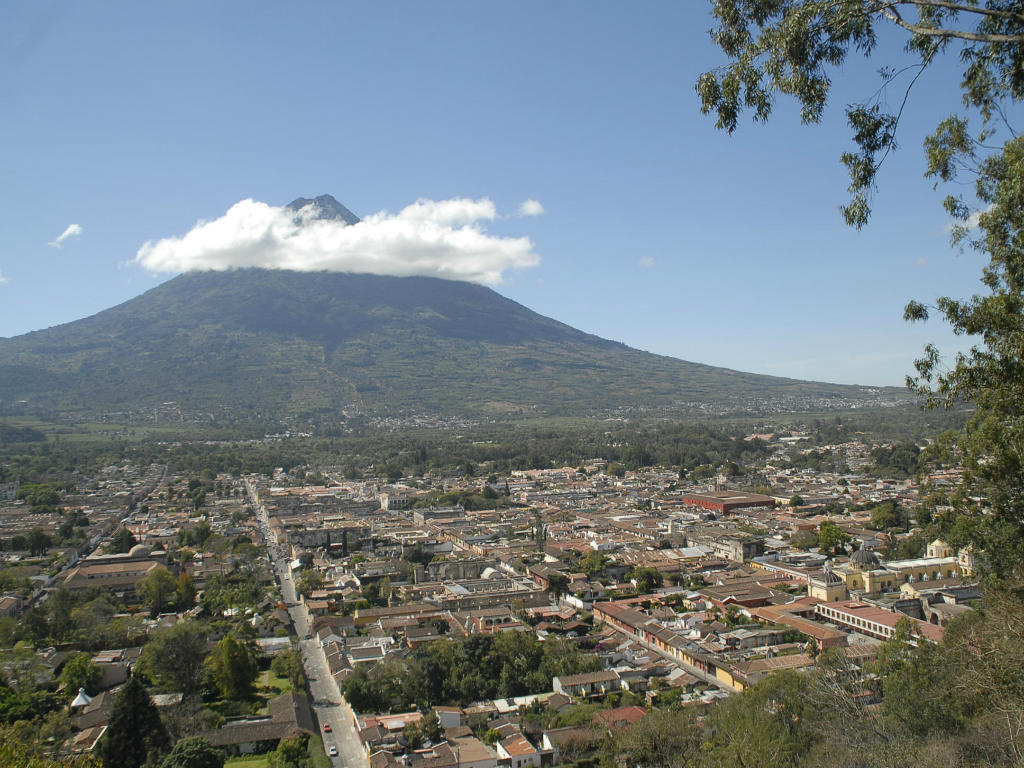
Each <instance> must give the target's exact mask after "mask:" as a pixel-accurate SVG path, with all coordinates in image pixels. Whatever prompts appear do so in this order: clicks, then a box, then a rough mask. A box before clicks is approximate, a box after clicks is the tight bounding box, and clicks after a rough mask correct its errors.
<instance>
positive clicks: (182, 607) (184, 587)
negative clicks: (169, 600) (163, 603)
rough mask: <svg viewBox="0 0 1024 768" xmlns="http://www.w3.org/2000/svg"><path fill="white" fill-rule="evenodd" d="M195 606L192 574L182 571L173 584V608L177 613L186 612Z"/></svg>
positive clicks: (194, 587) (194, 586)
mask: <svg viewBox="0 0 1024 768" xmlns="http://www.w3.org/2000/svg"><path fill="white" fill-rule="evenodd" d="M195 604H196V585H195V582H194V580H193V579H192V574H191V573H189V572H188V571H182V572H181V573H179V574H178V578H177V579H176V581H175V584H174V607H175V608H177V609H178V610H179V611H187V610H188V609H189V608H191V607H193V606H194V605H195Z"/></svg>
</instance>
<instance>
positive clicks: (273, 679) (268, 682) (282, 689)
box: [257, 669, 292, 696]
mask: <svg viewBox="0 0 1024 768" xmlns="http://www.w3.org/2000/svg"><path fill="white" fill-rule="evenodd" d="M257 685H259V686H260V687H264V686H269V687H270V688H275V689H277V690H276V693H272V694H271V696H277V695H278V694H280V693H287V692H288V691H290V690H291V689H292V684H291V682H289V680H288V678H287V677H278V676H277V675H275V674H274V673H273V672H272V671H271V670H269V669H268V670H267V671H266V672H261V673H260V677H259V681H258V683H257Z"/></svg>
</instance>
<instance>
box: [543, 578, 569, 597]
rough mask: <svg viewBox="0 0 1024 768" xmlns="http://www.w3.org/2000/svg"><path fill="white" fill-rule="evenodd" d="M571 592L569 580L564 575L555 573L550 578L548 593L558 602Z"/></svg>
mask: <svg viewBox="0 0 1024 768" xmlns="http://www.w3.org/2000/svg"><path fill="white" fill-rule="evenodd" d="M568 591H569V579H567V578H566V576H565V574H564V573H553V574H551V575H550V576H549V577H548V592H550V593H551V596H552V597H553V598H555V599H556V600H557V599H558V598H560V597H561V596H562V595H564V594H565V593H566V592H568Z"/></svg>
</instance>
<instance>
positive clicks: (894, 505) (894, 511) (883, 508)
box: [870, 499, 909, 531]
mask: <svg viewBox="0 0 1024 768" xmlns="http://www.w3.org/2000/svg"><path fill="white" fill-rule="evenodd" d="M908 522H909V520H908V519H907V515H906V512H905V511H904V509H903V507H902V506H901V505H900V503H899V501H898V500H896V499H891V500H889V501H883V502H882V503H881V504H879V505H878V506H877V507H874V508H873V509H872V510H871V523H870V527H871V528H873V529H874V530H876V531H887V530H889V529H890V528H906V527H907V523H908Z"/></svg>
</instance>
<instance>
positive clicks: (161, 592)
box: [136, 565, 178, 616]
mask: <svg viewBox="0 0 1024 768" xmlns="http://www.w3.org/2000/svg"><path fill="white" fill-rule="evenodd" d="M177 587H178V582H177V579H175V578H174V574H172V573H171V572H170V571H168V570H167V569H166V568H164V567H163V566H162V565H158V566H157V567H156V568H153V569H152V570H151V571H150V572H149V573H147V574H146V575H145V576H143V577H142V578H141V579H139V583H138V585H137V587H136V591H137V592H138V594H139V597H140V598H141V599H142V602H143V604H144V605H146V606H147V607H148V608H149V612H150V615H152V616H156V615H158V614H160V613H162V612H163V610H164V608H166V607H167V606H168V605H170V602H171V597H172V596H173V595H174V593H175V590H176V589H177Z"/></svg>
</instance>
